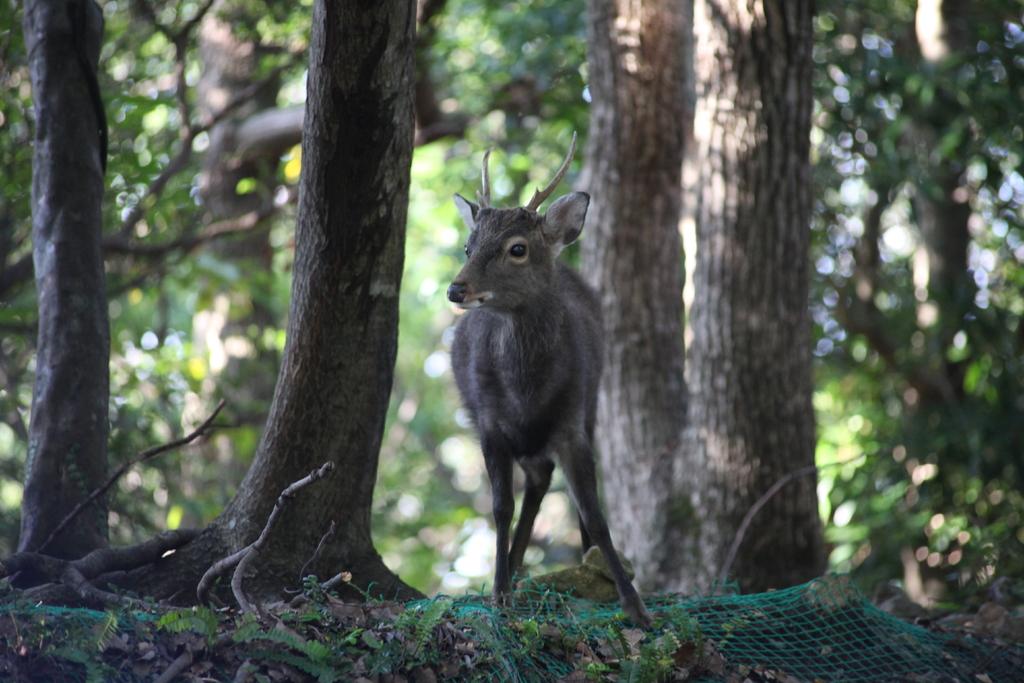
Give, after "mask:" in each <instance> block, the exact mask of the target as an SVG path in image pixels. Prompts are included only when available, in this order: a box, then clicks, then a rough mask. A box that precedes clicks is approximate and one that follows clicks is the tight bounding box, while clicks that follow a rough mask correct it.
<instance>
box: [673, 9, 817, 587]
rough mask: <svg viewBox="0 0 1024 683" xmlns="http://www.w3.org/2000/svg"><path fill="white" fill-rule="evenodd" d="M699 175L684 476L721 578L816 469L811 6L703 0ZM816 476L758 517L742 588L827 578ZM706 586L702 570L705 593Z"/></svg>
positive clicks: (743, 559)
mask: <svg viewBox="0 0 1024 683" xmlns="http://www.w3.org/2000/svg"><path fill="white" fill-rule="evenodd" d="M696 7H697V9H696V11H695V17H694V23H695V26H697V31H696V34H697V36H698V41H697V50H696V78H697V95H698V100H697V112H696V117H695V124H694V129H695V135H696V138H697V139H696V142H697V145H698V150H697V153H698V155H699V157H698V158H699V169H700V177H699V180H698V188H699V189H698V193H699V194H698V203H699V204H698V209H697V224H698V228H697V230H698V232H697V244H698V246H697V266H696V273H695V275H694V280H695V290H696V297H695V299H694V306H693V314H692V326H693V344H692V347H691V350H690V359H689V362H690V366H689V370H690V374H689V380H690V389H691V397H692V399H691V405H690V416H689V418H690V422H689V425H688V430H687V442H686V446H685V448H684V449H683V456H684V457H685V458H686V462H687V464H686V469H688V470H691V471H703V473H704V476H705V477H706V481H705V482H704V485H703V486H702V488H701V490H702V500H701V503H700V511H701V514H702V516H703V521H702V525H701V543H702V545H703V552H702V562H701V563H700V564H701V567H694V568H693V569H694V571H695V572H699V571H700V570H701V569H703V570H704V571H707V572H711V575H710V577H704V581H706V579H707V578H713V577H714V576H715V573H716V572H718V571H719V570H720V568H721V566H722V563H723V561H724V556H725V554H726V552H727V549H728V547H729V545H730V544H731V543H732V542H733V539H734V538H735V537H736V534H737V531H738V528H739V526H740V523H741V520H742V518H743V517H744V515H745V514H746V513H747V511H748V510H749V509H750V508H751V507H752V506H753V504H754V503H755V501H757V499H758V498H759V497H760V496H761V495H762V494H763V493H765V492H766V491H767V490H768V489H769V488H770V487H771V486H772V484H773V483H774V482H776V481H777V480H779V479H780V478H781V477H783V476H784V475H786V474H787V473H790V472H794V471H796V470H799V469H801V468H805V467H807V466H812V465H813V464H814V445H815V432H814V413H813V410H812V406H811V390H812V385H811V353H810V332H811V324H810V318H809V313H808V268H809V266H808V245H809V240H810V208H811V205H810V197H811V186H810V163H809V145H810V143H809V139H810V113H811V102H812V99H811V46H812V30H811V17H812V3H811V2H810V1H809V0H786V1H783V0H756V1H754V2H738V1H737V0H698V1H697V3H696ZM816 481H817V479H816V477H815V476H813V475H812V476H801V477H798V478H796V479H795V480H793V481H792V482H790V483H788V484H787V485H786V486H785V488H783V489H782V490H781V492H780V493H778V494H777V495H775V496H773V497H772V498H771V499H770V500H769V501H768V503H767V505H765V507H764V508H763V509H761V511H760V512H759V513H758V514H757V515H756V516H755V517H754V518H753V522H752V524H751V525H750V528H749V529H748V530H747V532H746V534H745V536H744V537H743V542H742V545H740V547H739V553H738V556H737V558H736V561H735V563H734V564H733V565H732V568H731V572H730V578H732V579H735V580H737V581H738V582H739V584H740V586H741V587H742V588H743V589H745V590H755V591H757V590H765V589H768V588H772V587H781V586H786V585H790V584H793V583H797V582H800V581H803V580H806V579H809V578H811V577H813V576H815V575H817V574H819V573H820V572H821V571H822V570H823V568H824V559H825V557H824V548H823V541H822V532H821V523H820V520H819V518H818V506H817V500H816V496H815V489H816ZM701 579H702V577H700V576H691V577H690V580H691V581H694V582H695V583H697V584H698V585H699V584H701V583H702V580H701Z"/></svg>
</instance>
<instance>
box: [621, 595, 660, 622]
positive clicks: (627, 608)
mask: <svg viewBox="0 0 1024 683" xmlns="http://www.w3.org/2000/svg"><path fill="white" fill-rule="evenodd" d="M622 611H623V612H625V613H626V616H627V617H629V620H630V621H632V622H633V623H634V624H636V625H637V626H639V627H640V628H642V629H645V630H646V629H649V628H650V627H651V624H652V623H653V619H651V614H650V612H648V611H647V608H646V607H644V603H643V601H641V600H640V597H639V596H638V595H633V596H632V598H631V599H629V600H625V601H623V604H622Z"/></svg>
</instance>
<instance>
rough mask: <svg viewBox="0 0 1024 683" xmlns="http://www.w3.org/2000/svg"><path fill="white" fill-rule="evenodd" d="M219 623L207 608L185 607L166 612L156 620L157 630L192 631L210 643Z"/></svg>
mask: <svg viewBox="0 0 1024 683" xmlns="http://www.w3.org/2000/svg"><path fill="white" fill-rule="evenodd" d="M219 623H220V621H219V620H218V619H217V614H216V613H215V612H214V611H213V610H211V609H210V608H208V607H187V608H185V609H178V610H174V611H171V612H167V613H166V614H164V615H163V616H161V617H160V619H159V620H157V622H156V625H157V628H159V629H161V630H163V631H168V632H170V633H184V632H186V631H194V632H195V633H198V634H199V635H201V636H203V637H204V638H206V641H207V642H209V643H212V642H213V640H214V638H216V637H217V626H218V625H219Z"/></svg>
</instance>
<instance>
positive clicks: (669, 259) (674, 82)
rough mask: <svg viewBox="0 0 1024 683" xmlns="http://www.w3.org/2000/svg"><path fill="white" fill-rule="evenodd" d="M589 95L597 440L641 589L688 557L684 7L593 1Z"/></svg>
mask: <svg viewBox="0 0 1024 683" xmlns="http://www.w3.org/2000/svg"><path fill="white" fill-rule="evenodd" d="M588 7H589V27H588V31H589V34H588V45H589V48H588V50H589V60H590V73H591V81H590V91H591V94H592V96H593V108H592V110H591V123H590V134H589V138H588V140H589V142H588V146H587V164H588V175H587V183H586V188H585V189H587V190H589V191H590V192H591V193H592V198H591V204H590V212H589V214H588V225H587V229H586V233H585V234H586V238H585V239H584V240H583V262H584V272H585V273H586V275H587V277H588V278H589V280H590V284H592V285H594V286H595V287H596V288H597V289H598V291H599V292H600V294H601V305H602V313H603V316H604V325H605V333H606V334H605V349H604V374H603V375H602V380H601V392H600V397H599V401H598V418H597V434H596V444H597V450H598V451H599V453H600V457H601V467H602V474H603V478H604V491H605V500H606V506H607V509H608V522H609V524H610V526H611V530H612V534H613V536H614V538H615V544H616V547H617V548H619V549H620V551H621V552H623V553H624V554H625V555H626V556H628V557H629V558H631V559H632V560H633V562H634V564H635V566H636V569H637V581H638V583H639V585H640V586H641V588H644V589H653V588H663V587H665V586H666V583H667V580H668V579H667V577H669V576H670V575H671V574H672V573H673V571H674V566H675V565H677V564H678V563H679V562H683V561H685V560H683V559H681V558H683V557H685V556H687V555H688V553H687V544H686V538H687V537H688V535H687V531H688V528H689V520H690V519H691V518H692V516H693V510H692V507H691V505H690V495H689V493H688V492H687V491H685V490H680V489H679V488H676V487H674V486H673V480H672V476H671V472H672V469H673V460H674V458H675V456H676V453H677V449H678V447H679V442H680V438H681V434H682V429H683V424H684V419H685V415H686V386H685V381H684V378H683V333H682V318H683V307H682V281H683V274H682V246H681V243H680V237H679V217H680V205H681V194H682V192H681V186H680V172H681V169H682V161H683V146H684V125H683V123H684V121H686V119H687V118H688V117H689V116H692V109H691V108H690V107H689V106H688V102H689V99H688V98H687V97H686V86H687V74H686V69H685V68H684V67H685V65H686V53H687V51H688V41H689V35H690V28H691V26H690V22H691V17H692V6H691V5H690V3H689V2H676V1H674V0H662V1H658V2H644V3H631V4H627V3H617V2H613V1H612V0H591V2H590V3H589V5H588Z"/></svg>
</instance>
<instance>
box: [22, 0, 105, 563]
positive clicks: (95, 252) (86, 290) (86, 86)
mask: <svg viewBox="0 0 1024 683" xmlns="http://www.w3.org/2000/svg"><path fill="white" fill-rule="evenodd" d="M24 31H25V48H26V52H27V54H28V55H29V68H30V71H31V76H32V91H33V99H34V104H35V119H36V127H35V143H34V144H35V149H34V159H33V175H32V207H33V208H32V254H33V261H34V264H35V280H36V290H37V296H38V307H39V332H38V342H37V347H36V348H37V351H36V380H35V389H34V392H33V396H32V417H31V424H30V427H29V431H30V436H29V447H28V462H27V463H26V466H25V493H24V498H23V499H22V518H21V537H20V538H19V540H18V550H38V549H39V548H40V546H42V544H43V543H45V542H46V539H47V537H48V536H49V535H50V533H51V532H52V531H53V530H54V528H55V527H56V526H57V524H58V523H59V522H60V521H61V519H62V518H63V516H64V514H65V513H66V512H67V511H68V510H70V509H71V508H72V507H74V506H75V504H77V503H79V502H81V501H82V500H83V499H84V498H85V497H86V496H87V495H88V494H89V493H90V492H91V491H92V490H93V489H95V488H97V487H99V486H100V484H102V483H103V481H104V479H105V477H106V467H107V432H108V423H107V420H108V405H107V403H108V398H109V392H110V386H109V374H108V362H109V358H110V328H109V323H108V319H107V299H106V293H105V282H104V272H103V256H102V253H101V249H100V240H101V233H102V218H101V211H100V207H101V202H102V199H103V174H104V167H105V165H106V162H105V159H106V118H105V116H104V113H103V103H102V101H101V100H100V96H99V88H98V86H97V81H96V66H97V60H98V58H99V49H100V41H101V39H102V36H103V15H102V12H101V11H100V9H99V8H98V7H97V6H96V4H95V3H94V2H92V0H66V1H65V2H39V1H37V0H30V1H29V2H27V3H26V4H25V19H24ZM55 502H59V504H55ZM106 544H107V510H106V506H105V505H102V504H101V505H93V506H91V507H90V508H88V509H87V510H86V511H85V512H83V513H82V514H81V515H79V516H78V517H77V518H76V519H75V521H74V522H72V523H71V524H70V525H69V526H68V527H67V528H66V529H65V530H64V531H63V532H62V533H61V534H60V535H59V536H57V537H56V538H55V539H54V541H53V542H52V543H50V544H49V545H48V546H47V548H46V552H47V553H48V554H51V555H56V556H59V557H80V556H82V555H84V554H85V553H87V552H89V551H90V550H94V549H96V548H101V547H104V546H106Z"/></svg>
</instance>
